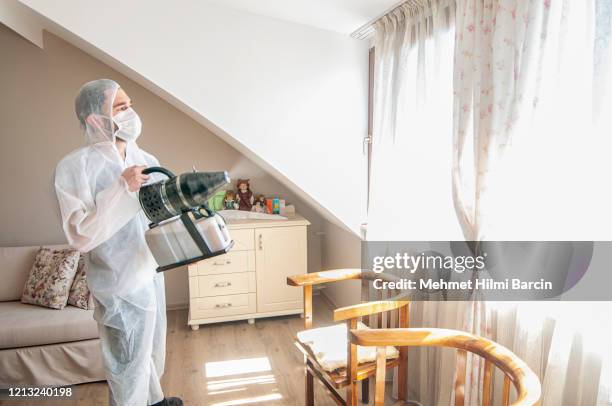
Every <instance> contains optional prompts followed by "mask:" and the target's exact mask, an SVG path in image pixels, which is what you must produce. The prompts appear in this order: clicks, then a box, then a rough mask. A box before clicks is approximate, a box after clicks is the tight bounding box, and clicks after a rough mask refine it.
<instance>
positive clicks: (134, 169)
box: [121, 165, 149, 192]
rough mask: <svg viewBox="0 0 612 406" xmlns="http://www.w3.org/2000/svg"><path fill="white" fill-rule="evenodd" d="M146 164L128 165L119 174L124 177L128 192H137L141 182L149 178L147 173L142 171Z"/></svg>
mask: <svg viewBox="0 0 612 406" xmlns="http://www.w3.org/2000/svg"><path fill="white" fill-rule="evenodd" d="M146 167H147V166H146V165H142V166H137V165H134V166H130V167H129V168H127V169H126V170H125V171H123V173H122V174H121V177H123V179H125V182H126V183H127V185H128V190H129V191H130V192H137V191H138V190H139V189H140V187H141V186H142V184H143V183H145V182H146V181H147V180H148V179H149V175H144V174H143V173H142V171H143V170H144V169H145V168H146Z"/></svg>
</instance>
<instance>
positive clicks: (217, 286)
mask: <svg viewBox="0 0 612 406" xmlns="http://www.w3.org/2000/svg"><path fill="white" fill-rule="evenodd" d="M228 286H232V283H231V282H219V283H215V288H227V287H228Z"/></svg>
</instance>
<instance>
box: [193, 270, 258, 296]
mask: <svg viewBox="0 0 612 406" xmlns="http://www.w3.org/2000/svg"><path fill="white" fill-rule="evenodd" d="M255 289H256V282H255V272H243V273H226V274H218V275H204V276H192V277H190V278H189V296H190V297H192V298H196V297H207V296H222V295H235V294H239V293H249V292H253V293H254V292H255Z"/></svg>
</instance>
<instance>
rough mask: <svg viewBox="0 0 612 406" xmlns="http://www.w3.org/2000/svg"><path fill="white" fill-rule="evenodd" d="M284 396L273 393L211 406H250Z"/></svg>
mask: <svg viewBox="0 0 612 406" xmlns="http://www.w3.org/2000/svg"><path fill="white" fill-rule="evenodd" d="M280 399H282V396H281V394H280V393H273V394H270V395H265V396H256V397H252V398H248V399H239V400H230V401H228V402H220V403H213V404H212V405H210V406H235V405H248V404H251V403H260V402H269V401H271V400H280Z"/></svg>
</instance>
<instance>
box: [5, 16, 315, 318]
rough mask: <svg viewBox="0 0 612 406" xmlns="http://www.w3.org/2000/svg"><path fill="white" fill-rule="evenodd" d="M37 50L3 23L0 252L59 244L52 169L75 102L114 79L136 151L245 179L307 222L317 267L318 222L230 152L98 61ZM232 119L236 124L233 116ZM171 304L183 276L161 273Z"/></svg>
mask: <svg viewBox="0 0 612 406" xmlns="http://www.w3.org/2000/svg"><path fill="white" fill-rule="evenodd" d="M44 42H45V49H44V50H41V49H40V48H38V47H36V46H35V45H33V44H31V43H29V42H28V41H26V40H25V39H23V38H21V37H19V36H18V35H17V34H15V33H14V32H13V31H11V30H9V29H8V28H6V27H5V26H3V25H1V24H0V50H1V52H2V56H1V57H0V89H1V90H2V97H1V98H0V124H1V127H0V139H1V144H0V184H1V185H2V189H3V193H2V203H1V205H0V224H1V228H0V246H19V245H36V244H53V243H61V242H64V241H65V239H64V236H63V233H62V231H61V228H60V222H59V210H58V207H57V202H56V200H55V193H54V190H53V184H52V181H53V171H54V168H55V165H56V164H57V162H58V161H59V160H60V159H61V158H62V157H63V156H64V155H66V154H67V153H68V152H70V151H71V150H73V149H75V148H77V147H79V146H80V145H82V143H83V138H82V136H81V131H80V129H79V127H78V122H77V120H76V118H75V115H74V107H73V106H74V105H73V103H74V96H75V94H76V92H77V91H78V89H79V87H80V86H81V85H82V84H83V83H85V82H87V81H89V80H93V79H97V78H101V77H105V78H110V79H114V80H116V81H117V82H118V83H119V84H120V85H121V86H122V87H123V88H124V89H125V90H126V91H127V93H128V94H129V95H130V97H131V98H132V100H133V101H134V108H135V109H136V110H137V111H138V113H139V115H140V116H141V118H142V120H143V123H144V126H143V133H142V136H141V138H140V139H139V145H140V146H141V147H142V148H143V149H145V150H147V151H148V152H150V153H152V154H154V155H156V156H157V158H158V159H159V160H160V162H161V163H162V165H165V166H167V167H168V168H169V169H171V170H173V171H174V172H177V173H180V172H183V171H188V170H190V169H191V167H192V165H195V166H196V167H197V168H198V170H216V169H227V170H229V171H230V175H231V176H232V178H234V179H236V178H238V177H250V178H251V186H252V189H253V191H254V192H255V193H258V192H262V193H264V194H279V195H281V196H283V197H285V198H286V199H287V200H288V201H290V202H292V203H295V205H296V207H297V210H298V211H299V212H300V213H302V214H303V215H304V216H305V217H306V218H308V219H309V220H310V221H311V222H312V226H311V227H310V228H309V236H308V251H309V256H308V261H309V270H310V271H316V270H319V269H320V267H321V244H320V241H319V238H320V237H319V236H318V235H317V232H318V231H320V230H321V227H322V224H323V221H322V220H321V218H320V216H319V215H318V214H317V213H316V212H315V211H314V210H313V209H312V208H311V207H310V206H308V205H306V204H304V203H303V202H302V201H300V200H299V199H297V198H296V196H294V195H293V194H292V193H290V192H289V191H287V189H286V188H285V187H283V186H282V185H281V184H280V183H279V182H277V181H276V180H275V179H273V178H272V177H271V176H269V175H268V174H267V173H265V172H263V171H262V170H261V169H260V168H259V167H257V166H256V165H254V164H253V163H252V162H251V161H250V160H248V159H247V158H245V157H244V156H243V155H242V154H240V153H238V152H237V151H236V150H235V149H234V148H232V147H231V146H229V145H228V144H226V143H225V142H223V141H222V140H220V139H219V138H218V137H217V136H215V135H213V134H212V133H211V132H210V131H208V130H207V129H205V128H204V127H202V126H201V125H199V124H198V123H196V122H195V121H193V120H192V119H191V118H189V117H188V116H186V115H185V114H183V113H182V112H180V111H178V110H177V109H175V108H174V107H172V106H171V105H169V104H168V103H166V102H165V101H163V100H162V99H160V98H159V97H157V96H155V95H153V94H152V93H151V92H149V91H148V90H146V89H144V88H143V87H141V86H139V85H138V84H136V83H134V82H132V81H131V80H129V79H127V78H126V77H125V76H123V75H121V74H119V73H118V72H116V71H114V70H113V69H111V68H110V67H108V66H107V65H105V64H103V63H101V62H100V61H98V60H97V59H94V58H92V57H90V56H89V55H87V54H85V53H84V52H82V51H80V50H79V49H77V48H75V47H73V46H71V45H69V44H68V43H66V42H64V41H63V40H61V39H59V38H58V37H55V36H54V35H52V34H49V33H45V36H44ZM236 119H237V120H239V119H240V117H236ZM166 285H167V289H166V290H167V297H168V305H169V306H172V307H176V306H180V305H184V304H186V303H187V302H188V292H187V277H186V272H185V270H184V269H181V270H174V271H170V272H167V274H166Z"/></svg>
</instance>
